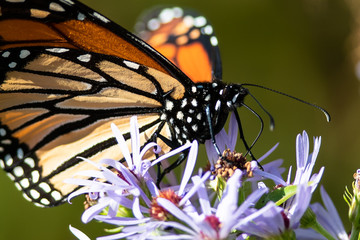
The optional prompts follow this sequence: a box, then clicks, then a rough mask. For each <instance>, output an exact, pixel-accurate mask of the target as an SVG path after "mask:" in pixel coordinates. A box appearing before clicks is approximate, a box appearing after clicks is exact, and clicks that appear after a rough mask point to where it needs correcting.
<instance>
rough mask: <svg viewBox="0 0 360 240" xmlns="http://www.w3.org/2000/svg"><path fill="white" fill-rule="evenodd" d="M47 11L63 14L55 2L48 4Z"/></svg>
mask: <svg viewBox="0 0 360 240" xmlns="http://www.w3.org/2000/svg"><path fill="white" fill-rule="evenodd" d="M49 9H50V10H53V11H56V12H65V9H64V8H63V7H62V6H61V5H60V4H58V3H55V2H52V3H50V5H49Z"/></svg>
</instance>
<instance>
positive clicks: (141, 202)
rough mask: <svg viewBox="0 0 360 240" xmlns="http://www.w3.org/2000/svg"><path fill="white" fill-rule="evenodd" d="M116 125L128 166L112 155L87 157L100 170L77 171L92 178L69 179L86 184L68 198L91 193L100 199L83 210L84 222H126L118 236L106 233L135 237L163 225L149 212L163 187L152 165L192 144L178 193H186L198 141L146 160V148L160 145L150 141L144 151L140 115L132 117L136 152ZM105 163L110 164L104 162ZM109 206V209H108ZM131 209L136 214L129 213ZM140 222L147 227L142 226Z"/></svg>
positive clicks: (71, 181)
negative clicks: (97, 159)
mask: <svg viewBox="0 0 360 240" xmlns="http://www.w3.org/2000/svg"><path fill="white" fill-rule="evenodd" d="M112 129H113V132H114V134H115V136H116V139H117V141H118V143H119V146H120V150H121V151H122V154H123V156H124V158H125V160H126V162H127V166H128V167H125V166H124V165H123V164H122V163H120V162H118V161H115V160H111V159H104V160H102V161H100V163H95V162H92V161H90V160H87V159H83V160H84V161H87V162H88V163H90V164H92V165H93V166H95V167H96V168H98V169H99V170H88V171H82V172H79V173H77V175H79V176H82V177H86V178H88V179H80V178H77V179H67V180H66V182H67V183H72V184H77V185H79V186H83V187H82V188H81V189H79V190H78V191H76V192H74V193H72V194H70V196H69V198H68V199H69V201H70V200H71V199H72V198H73V197H75V196H78V195H81V194H88V195H89V196H90V198H91V200H96V203H95V204H93V205H92V206H91V207H89V208H88V209H86V210H85V212H84V213H83V215H82V221H83V222H84V223H87V222H89V221H91V220H92V219H96V220H99V221H103V222H107V223H109V224H114V225H118V226H125V227H124V229H122V232H121V233H119V234H117V235H116V236H115V235H113V236H107V237H105V238H107V239H112V237H116V238H118V237H119V236H121V237H125V236H126V237H131V235H133V234H139V233H142V232H141V231H142V230H144V229H146V231H145V230H144V231H145V232H151V231H150V230H154V229H155V228H156V227H158V225H159V224H158V223H156V224H155V223H152V222H149V221H150V220H151V218H150V217H149V215H150V208H151V202H152V197H156V196H157V195H159V192H160V191H159V189H157V187H156V185H155V182H154V180H153V179H152V178H151V176H150V174H148V170H149V168H151V167H152V166H154V165H155V164H157V163H158V162H160V161H162V160H164V159H166V158H168V157H170V156H173V155H175V154H177V153H179V152H182V151H183V150H185V149H187V148H189V147H190V152H189V155H188V161H187V163H186V167H185V171H184V174H183V178H182V181H181V184H180V186H179V187H177V188H176V189H177V194H179V195H183V194H184V192H185V189H186V188H187V187H188V184H187V183H188V181H189V179H190V177H191V175H192V172H193V169H194V166H195V163H196V157H197V151H198V144H197V142H196V141H194V142H193V143H189V144H185V145H184V146H182V147H180V148H177V149H175V150H173V151H170V152H169V153H167V154H164V155H162V156H160V157H159V158H158V159H156V160H155V161H153V162H150V161H148V160H143V159H142V158H143V156H144V155H145V153H146V151H149V150H151V149H152V148H153V147H157V148H159V146H157V145H156V144H155V143H149V144H147V145H146V146H144V147H143V149H142V150H141V151H140V147H139V146H140V143H139V130H138V126H137V122H136V117H133V118H132V119H131V131H130V132H131V144H132V150H133V152H132V156H131V154H130V151H129V149H128V147H127V145H126V143H125V139H124V138H123V136H122V135H121V133H120V131H119V130H118V129H117V128H116V127H115V126H114V125H112ZM104 164H105V165H106V166H104ZM109 167H111V169H112V170H110V169H109ZM90 179H94V180H90ZM105 209H106V211H105V212H104V210H105ZM119 211H120V212H121V211H123V214H122V216H119ZM131 212H132V214H130V215H129V213H131ZM105 213H106V214H105ZM120 215H121V214H120ZM131 215H132V216H134V217H132V216H131ZM126 216H128V217H126ZM139 224H141V225H142V226H143V227H142V228H140V227H138V225H139ZM141 229H142V230H141Z"/></svg>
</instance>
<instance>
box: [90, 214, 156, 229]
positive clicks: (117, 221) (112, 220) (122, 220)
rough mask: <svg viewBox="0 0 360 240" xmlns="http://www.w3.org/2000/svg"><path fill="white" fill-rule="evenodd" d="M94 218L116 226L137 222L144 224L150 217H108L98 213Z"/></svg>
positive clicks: (135, 223)
mask: <svg viewBox="0 0 360 240" xmlns="http://www.w3.org/2000/svg"><path fill="white" fill-rule="evenodd" d="M96 220H98V221H101V222H106V223H109V224H112V225H118V226H128V225H138V224H144V223H146V222H148V221H150V220H151V218H142V219H136V218H126V217H108V216H104V215H98V216H96Z"/></svg>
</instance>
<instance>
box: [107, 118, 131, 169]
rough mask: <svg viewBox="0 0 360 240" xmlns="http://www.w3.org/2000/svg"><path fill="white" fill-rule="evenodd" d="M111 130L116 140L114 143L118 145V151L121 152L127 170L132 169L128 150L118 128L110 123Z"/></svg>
mask: <svg viewBox="0 0 360 240" xmlns="http://www.w3.org/2000/svg"><path fill="white" fill-rule="evenodd" d="M111 130H112V132H113V134H114V136H115V138H116V141H117V142H118V144H119V147H120V151H121V153H122V155H123V156H124V158H125V161H126V163H127V165H128V166H129V168H132V166H133V163H132V159H131V155H130V151H129V148H128V146H127V144H126V141H125V139H124V137H123V135H122V134H121V132H120V130H119V128H118V127H117V126H116V125H115V124H114V123H111Z"/></svg>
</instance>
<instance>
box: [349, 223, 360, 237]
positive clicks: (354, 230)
mask: <svg viewBox="0 0 360 240" xmlns="http://www.w3.org/2000/svg"><path fill="white" fill-rule="evenodd" d="M359 234H360V231H359V228H358V227H355V226H354V225H353V226H352V229H351V236H350V240H357V239H359V237H360V236H359Z"/></svg>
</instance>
